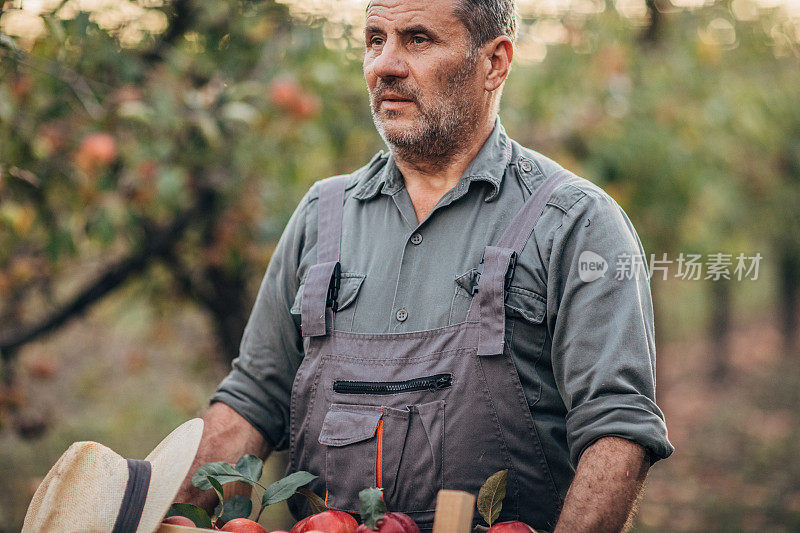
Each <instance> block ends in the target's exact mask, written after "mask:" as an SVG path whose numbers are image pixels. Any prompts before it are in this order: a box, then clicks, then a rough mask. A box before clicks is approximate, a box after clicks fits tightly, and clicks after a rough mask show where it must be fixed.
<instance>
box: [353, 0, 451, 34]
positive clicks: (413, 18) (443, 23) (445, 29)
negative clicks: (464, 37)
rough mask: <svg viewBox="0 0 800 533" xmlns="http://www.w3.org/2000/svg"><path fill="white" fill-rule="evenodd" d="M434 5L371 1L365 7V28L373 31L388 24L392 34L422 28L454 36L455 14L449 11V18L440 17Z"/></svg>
mask: <svg viewBox="0 0 800 533" xmlns="http://www.w3.org/2000/svg"><path fill="white" fill-rule="evenodd" d="M376 3H380V4H381V5H376ZM386 4H389V5H386ZM409 4H415V5H409ZM434 4H435V2H422V1H418V2H408V1H407V0H405V1H404V0H395V1H391V0H389V1H387V0H384V1H382V2H375V1H373V2H371V3H370V5H369V6H368V7H367V18H366V28H373V29H374V28H378V27H385V25H386V24H388V25H390V26H392V27H393V28H392V31H394V32H397V33H407V32H408V30H409V29H410V28H415V27H424V28H427V29H428V30H429V31H430V32H433V33H436V34H438V35H442V36H444V35H450V36H455V34H456V33H457V27H458V25H457V24H453V22H456V21H457V19H456V18H455V12H452V10H451V12H452V15H451V16H450V17H442V11H441V10H439V9H435V8H434ZM451 7H452V6H451Z"/></svg>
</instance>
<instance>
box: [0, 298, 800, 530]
mask: <svg viewBox="0 0 800 533" xmlns="http://www.w3.org/2000/svg"><path fill="white" fill-rule="evenodd" d="M138 290H139V289H138V288H137V286H136V285H135V284H134V285H132V286H130V287H129V288H128V290H127V291H125V293H123V294H119V295H117V296H115V297H114V298H113V299H109V300H108V301H105V302H103V303H102V304H101V305H100V306H99V307H97V308H96V309H94V310H93V312H92V313H91V314H90V315H89V316H88V317H86V318H83V319H80V320H77V321H74V322H73V323H71V324H70V325H69V326H67V327H66V328H64V329H62V330H61V331H59V332H58V333H57V334H54V335H52V336H51V337H49V338H48V339H46V340H45V341H43V342H40V343H36V344H33V345H31V346H29V347H26V349H25V350H23V351H22V352H21V353H20V385H21V387H20V390H19V391H18V392H16V393H14V394H15V395H16V396H17V399H18V401H20V402H21V403H22V405H23V408H22V411H21V412H22V414H23V415H24V417H27V419H33V420H37V419H38V418H42V419H43V420H44V422H45V423H46V425H47V430H46V431H45V432H44V434H43V435H42V436H41V437H38V438H31V439H24V438H22V437H20V436H19V435H18V434H17V432H16V431H13V430H12V425H13V421H12V420H11V419H9V418H8V417H6V419H5V420H4V421H5V425H4V426H3V427H2V429H0V480H2V482H0V532H6V531H8V532H11V531H19V529H20V526H21V523H22V519H23V517H24V513H25V509H26V506H27V503H28V501H29V500H30V498H31V496H32V494H33V491H34V490H35V487H36V484H37V483H38V481H39V480H40V479H41V476H42V475H43V474H44V473H45V472H46V471H47V470H48V468H49V466H50V465H52V464H53V463H54V462H55V461H56V459H57V458H58V456H59V455H60V454H61V453H62V452H63V451H64V450H65V449H66V447H67V446H68V445H69V444H70V443H71V442H73V441H76V440H87V439H88V440H96V441H99V442H102V443H104V444H106V445H108V446H110V447H111V448H113V449H115V450H117V451H118V452H119V453H120V454H122V455H124V456H127V457H134V458H143V457H144V456H145V455H146V454H147V453H148V452H149V451H150V450H151V449H152V448H153V447H154V446H155V445H156V444H157V443H158V442H159V441H160V440H161V438H163V436H165V435H166V434H167V433H168V432H169V431H170V430H171V429H173V428H174V427H176V426H177V425H179V424H180V423H181V422H183V421H184V420H186V419H187V418H189V417H191V416H194V415H196V414H198V413H199V412H201V410H202V409H203V407H204V406H205V404H206V401H207V398H208V396H209V395H210V394H211V392H212V391H213V390H214V387H215V385H216V383H217V382H218V381H219V380H220V379H221V378H222V376H224V374H225V373H226V365H224V364H223V363H221V362H219V358H218V357H217V353H216V348H215V346H214V343H213V340H212V339H211V338H210V336H209V334H208V332H209V331H210V329H211V328H210V324H208V323H207V322H206V321H205V319H204V318H203V317H202V316H200V315H199V314H198V313H197V312H196V311H194V310H193V309H191V308H190V307H188V306H187V307H180V308H179V307H177V306H175V305H172V304H169V303H165V305H163V306H157V307H158V308H161V311H158V310H154V309H153V308H152V307H148V306H145V305H142V304H141V300H140V298H139V297H138V296H137V291H138ZM692 290H693V289H692V288H691V287H688V288H687V287H669V290H668V291H666V292H665V293H666V294H669V295H670V297H671V298H672V299H673V300H676V301H680V302H681V305H682V308H681V309H683V310H681V309H678V308H677V307H675V306H672V307H670V305H669V302H668V305H667V309H666V310H665V311H664V316H665V321H666V322H667V323H668V324H670V325H669V327H670V328H671V334H670V335H665V336H664V337H665V338H666V341H665V342H664V343H662V345H661V346H660V348H659V354H658V357H659V383H658V390H659V392H658V394H659V404H660V406H661V407H662V409H663V411H664V412H665V414H666V417H667V423H668V427H669V432H670V439H671V440H672V442H673V444H674V445H675V447H676V452H675V454H674V455H673V456H672V457H671V458H670V459H668V460H666V461H662V462H660V463H657V464H656V465H655V466H654V467H653V469H652V471H651V474H650V476H649V479H648V484H647V489H646V493H645V496H644V499H643V501H642V502H641V505H640V512H639V515H638V518H637V521H636V526H635V531H637V532H648V533H649V532H662V531H683V532H694V531H697V532H700V531H719V532H728V531H731V532H734V531H775V532H778V531H800V461H798V458H799V457H800V419H799V418H798V417H799V414H800V410H799V409H798V406H800V365H798V361H797V360H790V359H789V358H787V357H785V356H783V355H782V354H781V350H780V342H779V337H778V334H777V331H776V330H775V329H774V327H773V326H772V325H771V323H772V321H771V320H769V317H768V316H763V315H762V316H761V317H760V318H759V319H758V320H751V319H749V318H748V317H745V318H744V319H741V320H740V321H739V322H738V323H737V327H736V329H735V331H734V333H733V337H732V342H731V353H730V373H729V376H728V378H727V379H726V380H725V381H724V382H720V383H713V382H710V381H709V379H708V378H707V376H708V375H709V374H710V364H709V358H708V356H707V354H708V346H707V344H706V342H705V340H704V339H703V337H702V335H701V334H700V332H699V331H698V328H697V324H698V323H699V318H698V317H700V316H702V314H703V305H702V301H701V300H702V296H694V297H689V296H687V295H688V294H690V293H692ZM692 298H694V299H692ZM685 309H689V311H686V310H685ZM681 320H682V322H680V323H678V322H679V321H681ZM676 321H678V322H676ZM691 323H694V324H695V327H694V328H692V327H691ZM676 332H677V333H676ZM686 339H690V340H686ZM6 394H8V391H6ZM34 426H35V424H34ZM284 464H285V455H280V454H278V455H276V456H274V457H272V458H270V460H269V461H268V463H267V468H266V469H265V480H266V481H271V480H273V479H277V478H278V477H280V475H281V472H282V469H283V466H284ZM275 507H276V508H275V509H272V510H268V512H266V513H265V515H264V517H263V518H262V523H263V524H265V526H267V527H268V528H271V529H278V528H285V527H286V525H287V523H286V521H287V517H286V513H285V511H284V510H283V506H282V505H278V506H275Z"/></svg>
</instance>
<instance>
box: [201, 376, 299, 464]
mask: <svg viewBox="0 0 800 533" xmlns="http://www.w3.org/2000/svg"><path fill="white" fill-rule="evenodd" d="M216 402H221V403H224V404H225V405H227V406H228V407H230V408H231V409H233V410H234V411H236V412H237V413H238V414H239V415H241V416H242V418H244V419H245V420H247V421H248V422H249V423H250V424H251V425H252V426H253V427H254V428H256V429H257V430H258V431H259V433H261V435H262V436H263V437H264V439H265V440H266V441H267V444H269V445H270V446H271V447H272V449H273V450H275V451H278V450H284V449H286V447H287V446H288V438H287V435H286V432H285V431H284V429H285V423H283V422H282V421H281V418H282V417H281V416H280V415H279V414H278V413H273V412H271V410H270V409H269V407H268V406H269V405H270V404H271V403H272V399H271V398H270V397H269V396H268V395H267V394H266V393H264V391H263V389H262V388H261V387H259V384H258V382H257V381H256V380H255V379H254V378H253V377H251V376H250V375H248V374H247V373H246V372H244V371H243V370H241V369H238V368H236V367H234V369H233V370H232V371H231V373H230V374H228V376H226V377H225V379H223V380H222V382H221V383H220V384H219V387H217V391H216V392H215V393H214V395H213V396H211V400H210V401H209V403H216Z"/></svg>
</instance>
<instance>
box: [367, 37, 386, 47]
mask: <svg viewBox="0 0 800 533" xmlns="http://www.w3.org/2000/svg"><path fill="white" fill-rule="evenodd" d="M382 44H383V38H381V37H373V38H371V39H370V40H369V45H370V46H380V45H382Z"/></svg>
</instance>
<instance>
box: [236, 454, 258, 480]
mask: <svg viewBox="0 0 800 533" xmlns="http://www.w3.org/2000/svg"><path fill="white" fill-rule="evenodd" d="M263 468H264V461H262V460H261V459H259V458H258V457H256V456H255V455H250V454H248V455H243V456H241V457H240V458H239V460H238V461H237V462H236V471H237V472H239V473H240V474H242V475H243V476H244V477H246V478H247V479H249V480H250V481H253V482H256V481H258V480H259V479H261V470H262V469H263Z"/></svg>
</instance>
